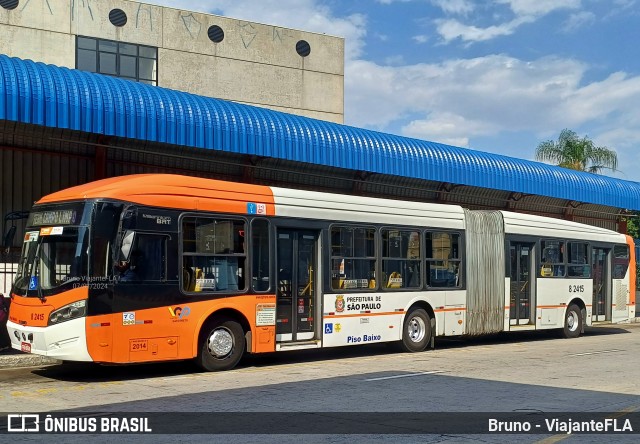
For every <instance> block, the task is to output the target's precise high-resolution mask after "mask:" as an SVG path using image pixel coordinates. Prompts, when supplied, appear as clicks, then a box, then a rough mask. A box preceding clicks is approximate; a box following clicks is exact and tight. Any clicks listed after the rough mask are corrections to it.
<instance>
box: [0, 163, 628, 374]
mask: <svg viewBox="0 0 640 444" xmlns="http://www.w3.org/2000/svg"><path fill="white" fill-rule="evenodd" d="M633 270H635V257H634V248H633V242H632V240H631V239H630V238H629V237H628V236H625V235H622V234H619V233H616V232H612V231H609V230H605V229H602V228H598V227H593V226H588V225H582V224H578V223H574V222H570V221H565V220H559V219H550V218H545V217H540V216H533V215H526V214H516V213H509V212H504V211H468V210H465V209H463V208H462V207H459V206H454V205H441V204H431V203H418V202H407V201H401V200H390V199H377V198H366V197H359V196H348V195H336V194H328V193H320V192H310V191H301V190H293V189H284V188H276V187H269V186H259V185H247V184H240V183H230V182H223V181H217V180H210V179H201V178H194V177H184V176H175V175H162V174H149V175H134V176H124V177H115V178H111V179H105V180H101V181H97V182H93V183H89V184H86V185H82V186H78V187H74V188H70V189H66V190H63V191H60V192H56V193H54V194H51V195H49V196H46V197H44V198H42V199H41V200H40V201H38V202H37V203H36V205H35V206H34V207H33V209H32V211H31V213H30V215H29V219H28V222H27V229H26V233H25V236H24V245H23V249H22V256H21V259H20V262H19V266H18V272H17V275H16V278H15V281H14V285H13V288H12V292H11V298H12V303H11V308H10V313H9V322H8V324H7V328H8V331H9V334H10V337H11V340H12V347H13V348H15V349H18V350H22V351H25V352H30V353H36V354H40V355H46V356H50V357H52V358H56V359H60V360H64V361H67V360H68V361H94V362H98V363H118V364H127V363H137V362H149V361H166V360H186V359H195V360H196V362H197V363H198V364H199V365H200V366H201V367H202V368H204V369H206V370H224V369H230V368H233V367H234V366H235V365H236V364H237V363H238V361H239V360H240V358H241V357H242V355H243V354H244V353H245V352H248V353H266V352H280V351H286V350H299V349H309V348H324V347H338V346H349V345H358V344H369V343H375V342H391V341H397V342H398V343H399V344H401V345H402V347H403V348H404V349H405V350H407V351H411V352H419V351H423V350H425V349H427V348H432V347H433V346H434V338H435V337H436V336H450V335H478V334H487V333H494V332H501V331H514V330H517V331H522V330H546V329H557V330H558V331H559V332H561V333H562V334H563V335H564V336H565V337H577V336H578V335H580V334H581V333H582V332H583V329H584V327H585V326H588V325H591V324H593V323H595V322H623V321H627V320H629V318H631V317H633V316H635V301H634V300H633V295H635V273H633Z"/></svg>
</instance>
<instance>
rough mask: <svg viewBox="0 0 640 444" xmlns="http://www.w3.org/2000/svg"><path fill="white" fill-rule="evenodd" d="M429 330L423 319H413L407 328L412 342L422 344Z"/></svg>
mask: <svg viewBox="0 0 640 444" xmlns="http://www.w3.org/2000/svg"><path fill="white" fill-rule="evenodd" d="M426 331H427V329H426V326H425V323H424V321H423V320H422V318H417V317H416V318H411V320H410V321H409V325H408V326H407V332H408V333H409V338H410V339H411V341H412V342H420V341H422V340H423V339H424V335H425V333H426Z"/></svg>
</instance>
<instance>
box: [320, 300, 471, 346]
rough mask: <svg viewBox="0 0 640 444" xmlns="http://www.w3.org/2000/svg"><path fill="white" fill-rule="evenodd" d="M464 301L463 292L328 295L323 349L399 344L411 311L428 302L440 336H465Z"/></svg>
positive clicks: (324, 305)
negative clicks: (421, 303)
mask: <svg viewBox="0 0 640 444" xmlns="http://www.w3.org/2000/svg"><path fill="white" fill-rule="evenodd" d="M464 298H465V291H463V290H440V291H428V292H427V291H421V292H375V293H360V294H358V293H346V294H345V293H331V294H325V295H324V297H323V301H322V303H323V307H324V308H323V313H322V329H323V334H322V338H323V341H322V345H323V347H339V346H344V345H357V344H364V343H371V342H384V341H399V340H400V339H401V338H402V324H403V322H404V318H405V315H406V313H407V310H408V309H409V308H410V307H411V306H412V305H413V304H414V303H416V302H418V301H426V302H427V303H428V304H429V305H431V306H432V307H433V309H434V312H435V317H436V329H437V330H436V335H437V336H451V335H461V334H464V316H465V308H464ZM338 301H340V302H338Z"/></svg>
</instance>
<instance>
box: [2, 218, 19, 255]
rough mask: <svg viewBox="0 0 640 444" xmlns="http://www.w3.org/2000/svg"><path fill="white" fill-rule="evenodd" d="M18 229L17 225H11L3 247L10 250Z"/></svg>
mask: <svg viewBox="0 0 640 444" xmlns="http://www.w3.org/2000/svg"><path fill="white" fill-rule="evenodd" d="M16 229H17V227H16V226H15V225H12V226H11V227H9V230H8V231H7V234H5V235H4V240H3V242H2V247H3V248H4V249H5V250H6V251H7V252H8V251H9V248H11V246H12V245H13V238H14V237H16Z"/></svg>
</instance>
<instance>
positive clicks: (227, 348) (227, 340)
mask: <svg viewBox="0 0 640 444" xmlns="http://www.w3.org/2000/svg"><path fill="white" fill-rule="evenodd" d="M202 333H203V335H202V336H201V344H200V350H199V351H198V356H197V358H196V362H197V364H198V365H199V366H200V367H201V368H202V369H203V370H206V371H209V372H216V371H222V370H230V369H232V368H233V367H235V366H236V365H237V364H238V362H239V361H240V358H242V354H243V353H244V349H245V337H244V330H243V329H242V326H241V325H240V324H239V323H238V322H236V321H235V320H233V319H229V318H219V319H214V320H212V321H209V322H208V323H206V324H205V325H204V327H203V328H202Z"/></svg>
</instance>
